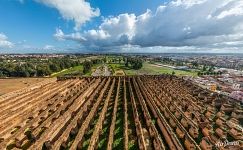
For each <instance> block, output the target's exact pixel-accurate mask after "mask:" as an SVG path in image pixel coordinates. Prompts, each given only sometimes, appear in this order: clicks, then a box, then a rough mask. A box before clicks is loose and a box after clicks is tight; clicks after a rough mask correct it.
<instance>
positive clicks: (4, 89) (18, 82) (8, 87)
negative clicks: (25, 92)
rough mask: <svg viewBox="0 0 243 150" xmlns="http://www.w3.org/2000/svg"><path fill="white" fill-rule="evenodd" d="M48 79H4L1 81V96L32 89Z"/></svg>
mask: <svg viewBox="0 0 243 150" xmlns="http://www.w3.org/2000/svg"><path fill="white" fill-rule="evenodd" d="M46 80H49V79H48V78H4V79H0V95H3V94H6V93H9V92H13V91H16V90H20V89H23V88H28V87H31V86H33V85H35V84H38V83H40V82H43V81H46Z"/></svg>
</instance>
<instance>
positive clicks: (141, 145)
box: [0, 75, 243, 150]
mask: <svg viewBox="0 0 243 150" xmlns="http://www.w3.org/2000/svg"><path fill="white" fill-rule="evenodd" d="M0 110H1V112H0V120H1V121H0V149H1V150H2V149H31V150H33V149H38V150H39V149H53V150H59V149H71V150H76V149H90V150H92V149H108V150H111V149H125V150H128V149H130V148H133V149H141V150H147V149H148V150H150V149H156V150H167V149H171V150H183V149H187V150H195V149H196V150H211V149H231V150H234V149H235V150H239V149H241V148H243V143H242V140H243V135H242V133H243V132H242V122H243V107H242V105H241V104H240V103H239V102H235V101H233V100H231V99H229V98H228V97H223V96H221V95H217V94H215V93H211V92H210V91H207V90H204V89H201V88H200V87H198V86H196V85H194V84H192V83H191V82H189V81H185V80H183V79H182V78H178V77H176V76H170V75H160V76H125V77H83V78H76V77H66V78H65V77H63V78H58V80H57V81H52V80H51V81H50V82H45V83H44V84H42V85H40V86H38V87H36V88H33V89H25V91H23V92H18V93H17V94H8V95H7V96H4V97H1V99H0ZM225 139H227V140H228V141H237V145H228V146H225V147H217V146H216V144H217V143H218V142H224V140H225Z"/></svg>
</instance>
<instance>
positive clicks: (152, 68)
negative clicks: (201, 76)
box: [109, 62, 197, 76]
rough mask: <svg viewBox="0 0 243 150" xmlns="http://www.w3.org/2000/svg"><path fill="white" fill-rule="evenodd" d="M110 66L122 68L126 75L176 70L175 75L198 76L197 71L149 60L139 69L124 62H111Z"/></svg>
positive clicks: (152, 73)
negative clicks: (154, 62) (171, 66)
mask: <svg viewBox="0 0 243 150" xmlns="http://www.w3.org/2000/svg"><path fill="white" fill-rule="evenodd" d="M109 66H110V67H111V68H112V70H114V71H117V70H120V69H122V70H123V71H124V72H125V73H126V75H143V74H148V75H158V74H172V72H173V71H174V72H175V75H179V76H182V75H190V76H197V72H196V71H183V70H175V69H172V68H168V67H161V66H155V65H153V64H150V63H148V62H145V63H143V67H142V68H141V69H139V70H134V69H130V68H128V67H125V66H124V64H109Z"/></svg>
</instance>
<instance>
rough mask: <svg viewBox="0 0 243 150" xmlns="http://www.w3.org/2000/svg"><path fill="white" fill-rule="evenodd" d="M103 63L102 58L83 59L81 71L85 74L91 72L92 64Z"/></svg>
mask: <svg viewBox="0 0 243 150" xmlns="http://www.w3.org/2000/svg"><path fill="white" fill-rule="evenodd" d="M101 63H103V60H101V59H92V60H85V61H84V62H83V68H84V69H83V73H84V74H86V73H88V72H91V69H92V66H93V65H95V64H101Z"/></svg>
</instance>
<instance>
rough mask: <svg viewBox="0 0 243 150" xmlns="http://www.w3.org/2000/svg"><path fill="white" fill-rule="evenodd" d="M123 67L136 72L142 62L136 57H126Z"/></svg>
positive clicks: (141, 65)
mask: <svg viewBox="0 0 243 150" xmlns="http://www.w3.org/2000/svg"><path fill="white" fill-rule="evenodd" d="M125 66H126V67H130V68H132V69H135V70H138V69H141V68H142V67H143V60H142V59H141V58H137V57H128V58H127V59H126V60H125Z"/></svg>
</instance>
